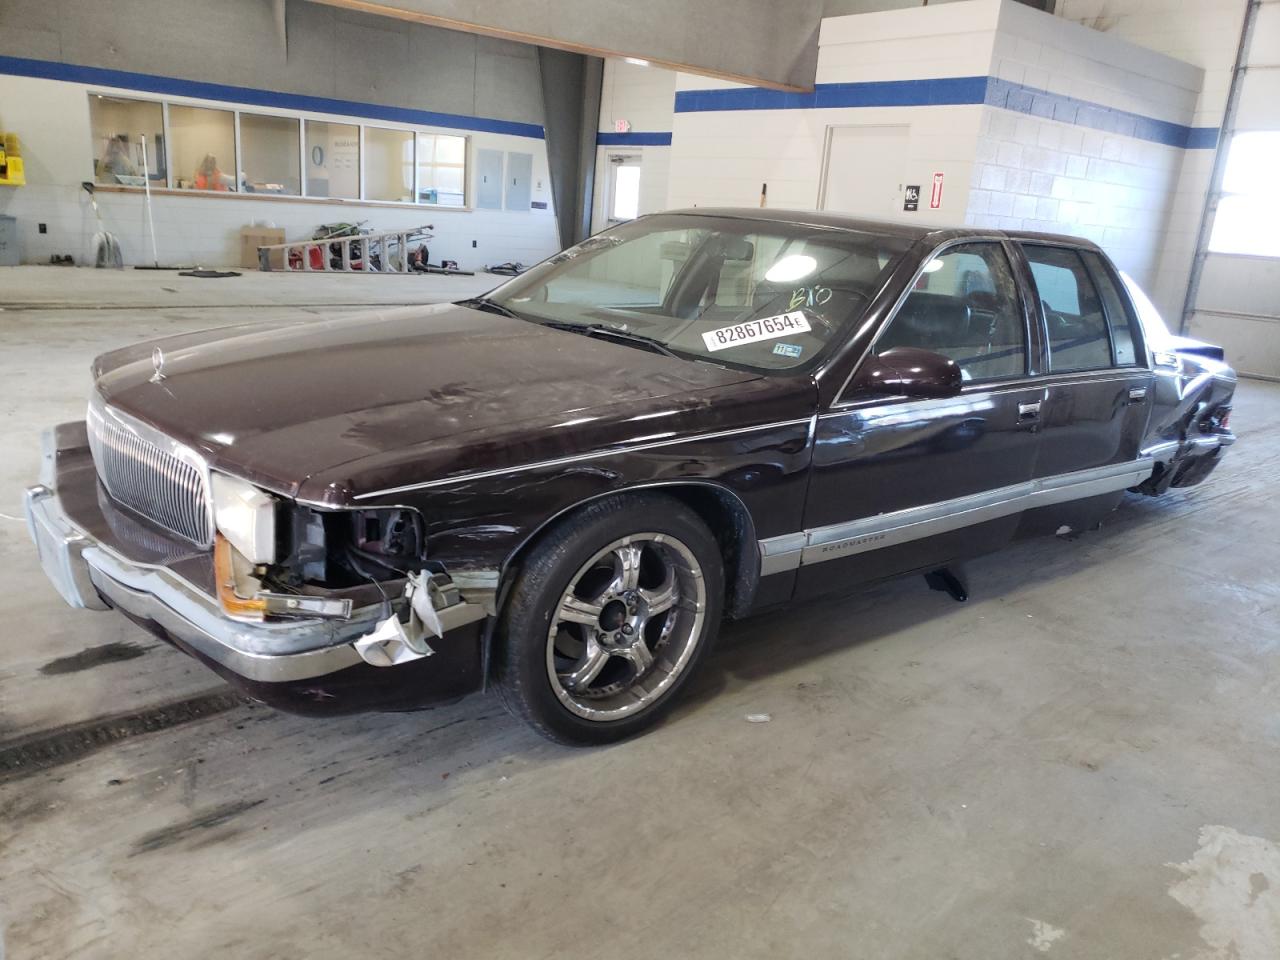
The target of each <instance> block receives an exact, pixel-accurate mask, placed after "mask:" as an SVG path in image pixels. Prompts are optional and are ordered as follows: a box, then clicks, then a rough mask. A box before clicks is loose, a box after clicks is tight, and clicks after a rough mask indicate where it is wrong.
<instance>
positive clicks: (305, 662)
mask: <svg viewBox="0 0 1280 960" xmlns="http://www.w3.org/2000/svg"><path fill="white" fill-rule="evenodd" d="M43 477H48V473H47V472H44V471H42V478H43ZM26 516H27V527H28V529H29V530H30V533H31V539H32V540H33V541H34V542H35V545H36V550H37V552H38V553H39V555H40V564H41V566H42V567H43V568H44V572H45V574H46V575H47V576H48V578H49V580H50V582H52V584H53V586H54V588H55V589H56V590H57V591H58V593H59V594H60V595H61V596H62V598H63V599H64V600H65V601H66V602H67V603H68V604H69V605H71V606H72V607H77V608H83V609H88V610H107V609H111V608H113V607H114V608H116V609H118V610H120V611H122V612H124V613H127V614H130V615H131V616H133V617H136V618H138V619H141V620H146V621H150V622H152V623H155V624H156V625H158V626H159V627H160V628H161V629H163V630H164V631H165V632H166V633H168V634H169V635H170V636H172V637H173V638H175V639H176V640H178V641H180V642H181V643H182V644H185V645H186V646H188V647H190V648H191V649H192V650H194V651H196V652H198V653H200V654H201V655H203V656H205V657H208V658H209V659H210V660H212V661H213V662H215V663H217V664H219V665H220V666H222V667H225V668H226V669H228V670H230V671H232V672H233V673H235V674H237V675H239V676H241V677H243V678H245V679H246V680H253V681H261V682H269V683H278V682H285V681H291V680H304V679H308V678H311V677H321V676H325V675H328V674H331V673H334V672H336V671H338V670H342V669H345V668H346V667H352V666H355V665H357V664H360V663H363V662H364V660H363V659H362V658H361V655H360V653H359V652H358V651H357V650H356V648H355V646H354V645H353V644H354V642H355V641H356V640H359V639H360V638H361V637H362V636H364V635H365V634H367V633H369V632H370V631H372V630H373V629H374V627H375V626H376V624H377V621H378V620H379V619H381V618H382V617H383V616H384V614H383V613H382V611H381V610H380V609H379V608H370V609H368V610H365V611H359V610H358V611H356V614H355V616H353V617H352V619H350V620H343V621H333V620H290V621H279V622H267V623H244V622H241V621H238V620H232V619H230V618H229V617H227V616H225V615H224V614H223V612H222V609H221V607H220V605H219V604H218V601H217V599H216V598H214V597H211V596H209V595H208V594H207V593H204V592H203V591H201V590H199V589H197V588H196V587H195V586H193V585H192V584H190V583H188V582H187V581H186V580H184V579H182V578H181V577H179V576H177V575H176V574H174V573H173V571H171V570H169V569H168V568H166V567H162V566H155V565H151V564H143V563H138V562H135V561H132V560H129V559H127V558H125V557H123V556H121V555H120V554H119V553H117V552H116V551H114V550H112V549H110V548H109V547H108V546H106V545H104V544H102V543H98V542H96V541H95V540H94V539H93V538H92V537H90V536H89V535H88V534H87V533H86V532H85V531H83V530H81V529H79V528H78V527H77V526H76V525H75V524H74V523H73V522H72V521H71V519H70V518H69V517H68V516H67V514H66V513H65V511H64V510H63V509H62V505H61V504H60V503H59V501H58V497H57V494H56V492H55V491H54V490H53V489H52V487H51V486H50V485H47V483H42V484H38V485H36V486H33V487H29V488H28V489H27V492H26ZM437 612H438V614H439V617H440V621H441V625H442V626H443V627H444V629H445V631H446V632H447V631H449V630H452V629H455V628H457V627H461V626H464V625H466V624H469V623H474V622H475V621H477V620H480V619H482V618H483V617H484V616H486V610H485V607H484V605H483V604H481V603H472V602H467V601H462V600H459V602H458V603H456V604H453V605H452V606H449V607H445V608H443V609H441V610H439V611H437Z"/></svg>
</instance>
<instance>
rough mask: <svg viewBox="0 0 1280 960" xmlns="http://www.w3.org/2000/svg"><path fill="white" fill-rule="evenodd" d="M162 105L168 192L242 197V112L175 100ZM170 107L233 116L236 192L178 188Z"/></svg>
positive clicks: (163, 101)
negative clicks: (213, 111) (214, 111)
mask: <svg viewBox="0 0 1280 960" xmlns="http://www.w3.org/2000/svg"><path fill="white" fill-rule="evenodd" d="M161 105H162V107H163V110H162V115H163V116H164V142H165V151H166V157H165V159H166V160H167V161H168V167H167V176H166V177H165V188H166V189H168V190H173V191H175V192H177V193H181V194H183V195H187V194H195V195H197V196H216V197H225V196H228V195H230V196H233V197H238V196H240V195H241V194H240V171H241V167H240V111H239V109H237V108H236V107H233V106H230V105H227V104H221V105H216V104H208V103H190V102H187V101H185V100H173V101H170V100H162V101H161ZM170 107H187V108H190V109H192V110H217V111H220V112H222V113H230V114H231V141H232V150H231V155H232V157H233V158H234V163H235V169H234V170H233V171H232V177H233V179H234V182H235V189H234V190H208V189H205V190H199V189H197V188H196V187H179V186H177V174H176V173H175V170H176V169H177V164H176V163H175V162H174V159H173V156H174V152H175V151H174V149H173V129H172V127H171V126H170V123H169V108H170ZM224 173H225V171H224ZM134 189H135V190H136V189H138V188H137V187H135V188H134Z"/></svg>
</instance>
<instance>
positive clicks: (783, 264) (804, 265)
mask: <svg viewBox="0 0 1280 960" xmlns="http://www.w3.org/2000/svg"><path fill="white" fill-rule="evenodd" d="M816 269H818V261H817V260H815V259H813V257H810V256H806V255H805V254H803V253H793V254H791V255H790V256H787V257H783V258H782V259H781V260H779V261H778V262H777V263H775V264H774V265H773V266H772V267H770V268H769V272H768V273H766V274H765V275H764V278H765V279H766V280H767V281H769V282H770V283H792V282H794V281H796V280H803V279H804V278H805V277H807V276H808V275H809V274H811V273H813V271H814V270H816Z"/></svg>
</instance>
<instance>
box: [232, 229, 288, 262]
mask: <svg viewBox="0 0 1280 960" xmlns="http://www.w3.org/2000/svg"><path fill="white" fill-rule="evenodd" d="M273 243H284V229H283V228H282V227H241V228H240V266H242V267H244V268H245V269H246V270H257V269H258V248H259V247H266V246H270V245H271V244H273ZM271 269H272V270H283V269H284V251H283V250H273V251H272V252H271Z"/></svg>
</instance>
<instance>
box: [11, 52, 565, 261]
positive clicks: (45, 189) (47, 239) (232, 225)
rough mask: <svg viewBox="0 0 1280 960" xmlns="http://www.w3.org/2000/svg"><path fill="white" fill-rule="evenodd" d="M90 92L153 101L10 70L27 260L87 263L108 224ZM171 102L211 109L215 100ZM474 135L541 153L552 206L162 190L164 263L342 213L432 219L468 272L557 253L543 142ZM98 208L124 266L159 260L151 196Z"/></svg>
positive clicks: (224, 257)
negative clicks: (510, 207) (251, 228)
mask: <svg viewBox="0 0 1280 960" xmlns="http://www.w3.org/2000/svg"><path fill="white" fill-rule="evenodd" d="M91 91H96V92H102V93H116V94H118V95H120V96H137V97H139V98H142V99H147V98H148V97H147V95H144V94H134V93H131V92H130V91H128V90H111V89H109V88H103V87H92V88H91V87H88V86H85V85H83V84H78V83H69V82H64V81H55V80H43V79H32V78H26V77H15V76H10V75H0V129H5V130H12V131H15V132H17V133H18V134H19V135H20V137H21V138H22V146H23V159H24V165H25V167H26V173H27V186H25V187H12V188H11V187H0V214H8V215H10V216H13V217H16V218H18V221H19V235H20V239H21V243H22V247H23V258H24V260H25V261H26V262H29V263H45V262H48V260H49V257H50V255H52V254H61V253H69V254H71V255H72V256H74V257H76V259H77V262H85V261H86V260H88V258H89V257H90V255H91V245H92V238H93V234H94V232H95V231H96V230H97V229H98V227H97V224H96V222H95V221H94V217H93V212H92V209H91V208H90V205H89V202H88V196H87V195H86V194H85V193H84V191H83V190H81V188H80V184H81V182H82V181H84V180H92V179H93V160H94V147H93V143H92V136H91V133H90V126H89V94H90V92H91ZM166 99H169V100H170V101H171V102H190V103H196V104H199V105H211V104H210V103H209V102H208V101H189V100H185V99H183V98H166ZM251 109H252V111H253V112H254V113H258V114H273V113H275V114H280V115H286V116H296V115H297V114H295V113H291V112H288V111H273V110H270V109H268V108H263V107H256V106H255V107H252V108H251ZM312 116H315V117H316V118H317V119H330V120H333V121H336V122H356V123H358V122H362V118H359V117H345V116H330V115H320V114H315V115H312ZM370 122H376V123H377V125H378V126H388V127H395V126H399V125H397V124H392V123H386V122H384V121H380V120H379V121H370ZM406 129H410V128H406ZM412 129H423V130H428V131H429V130H431V129H433V128H429V127H414V128H412ZM439 132H443V133H451V134H457V133H458V132H459V131H457V130H445V129H442V130H440V131H439ZM468 135H469V136H470V138H471V149H472V151H473V152H474V150H476V149H479V148H492V149H497V150H510V151H519V152H524V153H531V154H532V155H533V158H534V168H533V188H534V189H533V192H532V199H533V200H535V201H538V200H541V201H545V202H546V203H547V207H548V208H547V209H546V210H528V211H506V210H470V211H468V210H451V209H447V208H440V207H419V208H411V207H409V208H406V207H401V206H388V205H380V204H376V203H359V202H349V203H333V202H314V201H302V200H263V199H260V198H250V197H247V196H227V195H219V196H213V197H209V196H200V195H197V194H191V195H187V196H174V195H162V196H156V197H154V198H153V204H154V214H155V225H156V236H157V240H158V245H159V248H160V260H161V262H162V263H169V264H201V265H205V266H225V265H233V264H236V263H238V262H239V258H240V228H241V227H243V226H248V225H250V224H253V223H255V222H257V221H269V222H271V223H274V224H275V225H276V226H279V227H282V228H284V230H285V235H286V237H287V238H288V239H290V240H294V239H305V238H307V237H310V236H311V234H312V232H313V231H314V230H315V228H316V227H317V226H318V225H319V224H321V223H328V222H333V221H338V220H345V221H354V220H368V221H369V223H368V227H369V229H386V230H396V229H400V228H405V227H412V226H418V225H422V224H426V223H432V224H434V225H435V231H434V232H435V235H436V236H435V239H434V240H432V241H431V242H430V244H429V246H430V249H431V259H432V260H433V261H435V262H439V260H440V259H441V258H442V257H443V258H447V259H450V260H457V261H458V263H459V265H460V266H462V267H463V268H464V269H474V268H478V267H482V266H484V265H485V264H491V263H501V262H503V261H506V260H518V261H521V262H524V263H535V262H537V261H539V260H542V259H544V258H545V257H547V256H550V255H551V254H553V253H555V252H556V250H558V249H559V240H558V237H557V233H556V221H555V214H554V212H553V210H552V209H551V203H550V200H551V191H550V180H549V177H548V173H547V157H546V146H545V143H544V141H542V140H540V139H535V138H530V137H517V136H509V135H504V134H492V133H485V132H479V131H476V132H471V133H469V134H468ZM98 205H99V207H100V208H101V210H102V217H103V220H104V221H105V224H106V228H107V229H108V230H110V231H111V232H113V233H115V234H116V236H117V237H118V238H119V239H120V242H121V246H122V248H123V250H124V256H125V262H126V263H131V264H136V263H147V262H150V260H151V253H150V242H149V241H148V240H147V238H146V232H145V231H146V216H145V211H144V207H143V199H142V197H141V195H140V194H134V193H128V194H123V193H105V192H103V193H99V194H98ZM39 223H45V224H46V225H47V228H48V232H47V233H46V234H40V233H38V230H37V224H39ZM473 240H474V241H476V243H477V246H476V247H475V248H472V246H471V243H472V241H473Z"/></svg>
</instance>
